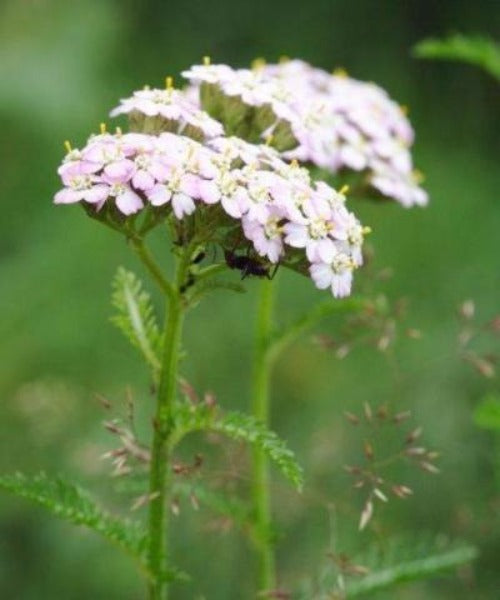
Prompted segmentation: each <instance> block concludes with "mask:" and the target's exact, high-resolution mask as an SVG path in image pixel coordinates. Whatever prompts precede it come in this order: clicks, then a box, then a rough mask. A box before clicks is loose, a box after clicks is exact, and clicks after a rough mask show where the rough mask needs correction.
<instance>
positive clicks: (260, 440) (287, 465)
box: [172, 401, 303, 490]
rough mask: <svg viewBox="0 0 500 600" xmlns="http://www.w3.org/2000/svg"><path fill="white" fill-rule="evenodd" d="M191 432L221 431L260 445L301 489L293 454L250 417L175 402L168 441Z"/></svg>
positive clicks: (298, 470)
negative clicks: (171, 430) (172, 422)
mask: <svg viewBox="0 0 500 600" xmlns="http://www.w3.org/2000/svg"><path fill="white" fill-rule="evenodd" d="M193 431H214V432H217V433H222V434H224V435H226V436H227V437H229V438H231V439H233V440H236V441H244V442H247V443H249V444H252V445H253V446H255V447H257V448H260V449H261V450H262V451H263V452H264V453H265V454H266V455H267V457H268V458H269V459H271V460H272V461H273V462H274V463H275V464H276V465H277V467H278V468H279V469H280V471H281V472H282V473H283V475H284V476H285V477H286V478H287V479H288V480H289V481H291V482H292V483H293V484H294V485H295V486H296V487H297V488H298V489H299V490H301V489H302V484H303V472H302V468H301V467H300V465H299V464H298V462H297V460H296V458H295V455H294V453H293V452H292V451H291V450H290V449H289V448H288V447H287V445H286V443H285V442H284V441H283V440H282V439H281V438H279V437H278V436H277V435H276V433H274V432H273V431H270V430H269V429H267V428H266V427H265V426H264V425H263V424H262V423H261V422H260V421H257V420H256V419H255V418H254V417H251V416H248V415H245V414H243V413H239V412H236V411H231V412H222V411H220V410H219V409H218V408H217V407H214V406H207V405H206V404H204V403H200V404H193V403H191V402H189V401H183V402H179V403H178V405H177V406H176V409H175V426H174V431H173V434H172V444H173V445H175V444H176V443H178V442H179V441H180V440H181V439H182V438H183V437H184V436H185V435H187V434H188V433H190V432H193Z"/></svg>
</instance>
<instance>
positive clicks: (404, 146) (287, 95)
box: [2, 59, 427, 600]
mask: <svg viewBox="0 0 500 600" xmlns="http://www.w3.org/2000/svg"><path fill="white" fill-rule="evenodd" d="M183 76H184V77H185V79H186V80H187V85H186V87H185V88H184V89H175V88H174V86H173V80H172V78H170V77H168V78H167V79H166V85H165V87H164V89H151V88H149V87H145V88H144V89H142V90H139V91H136V92H134V93H133V95H132V96H131V97H129V98H126V99H124V100H122V101H121V102H120V104H119V105H118V106H117V107H116V108H114V109H113V110H112V111H111V116H112V117H118V116H123V115H126V116H127V117H128V130H126V131H125V130H124V128H123V129H122V128H121V127H116V129H115V130H113V131H111V130H110V131H108V129H107V126H106V125H105V124H102V125H101V130H100V132H99V133H98V134H94V135H91V136H90V137H89V139H88V140H87V142H86V143H85V144H84V145H83V146H82V147H81V148H78V149H77V148H73V147H72V146H71V144H70V143H69V142H66V143H65V145H66V150H67V154H66V156H65V157H64V159H63V162H62V164H61V166H60V167H59V169H58V173H59V176H60V178H61V182H62V189H61V190H60V191H58V192H57V193H56V195H55V198H54V202H55V203H56V204H58V205H64V204H80V205H81V206H82V207H83V208H84V209H85V212H86V213H87V215H88V216H90V217H91V218H92V219H95V220H97V221H99V222H101V223H103V224H104V225H106V226H108V227H110V228H111V229H113V230H115V231H117V232H119V233H120V234H123V235H124V236H125V238H126V239H127V240H128V241H129V243H130V244H131V246H132V248H133V249H134V250H135V251H136V253H137V255H138V256H139V258H140V259H141V260H142V262H143V263H144V265H145V267H146V269H147V270H148V272H149V273H150V275H151V277H152V279H153V280H154V282H155V283H156V284H157V285H158V287H159V289H160V290H161V292H162V293H163V295H164V296H165V300H166V316H165V321H164V324H163V326H162V327H160V326H159V325H158V323H157V321H156V317H155V315H154V310H153V307H152V305H151V302H150V298H149V295H148V294H147V293H146V292H145V291H144V289H143V288H142V284H141V282H140V281H139V280H138V279H137V278H136V277H135V275H134V274H132V273H130V272H128V271H126V270H124V269H120V270H119V272H118V274H117V276H116V279H115V282H114V296H113V304H114V306H115V308H116V310H117V315H116V316H115V318H114V321H115V323H116V324H117V325H118V326H119V327H120V329H121V330H122V331H123V332H124V333H125V334H126V335H127V337H128V338H130V340H131V341H132V343H133V344H134V345H135V346H136V347H137V348H138V349H139V350H140V351H141V353H142V355H143V357H144V359H145V361H146V363H147V365H148V366H149V368H150V370H151V377H152V381H153V383H154V384H155V388H156V389H157V403H156V411H155V416H154V419H153V427H152V440H151V442H150V443H144V442H142V441H139V440H138V439H136V437H135V434H132V433H131V432H130V430H129V429H127V428H123V427H122V426H119V425H117V424H116V423H113V422H108V424H107V428H108V430H109V431H111V432H112V433H114V434H116V435H117V436H118V437H119V438H120V440H121V444H122V445H121V446H120V448H118V449H117V450H115V451H113V452H112V453H111V454H110V456H112V457H113V458H114V467H115V475H116V474H118V475H126V474H128V473H129V471H130V469H129V467H128V466H126V464H125V463H126V460H127V459H128V458H132V459H133V460H135V461H139V462H140V463H141V465H142V466H143V467H144V466H145V467H146V470H147V472H148V475H149V485H148V488H147V489H145V490H143V491H144V493H143V494H142V495H141V496H140V501H139V503H138V504H137V506H146V505H147V507H148V519H147V523H144V524H143V525H142V529H141V525H139V526H134V528H133V533H131V532H130V531H131V530H130V524H129V523H128V522H124V521H120V520H119V519H117V518H114V517H113V518H111V517H109V516H107V515H105V514H104V513H102V512H101V511H100V510H98V509H97V508H95V507H94V505H93V504H91V501H90V499H88V498H87V496H85V497H83V496H80V491H78V490H75V489H74V488H66V487H64V484H63V483H62V482H59V483H57V484H56V485H55V486H54V485H52V484H50V485H49V484H47V485H46V483H47V481H46V479H45V478H44V477H42V478H38V479H35V480H33V481H31V482H29V481H27V480H26V479H25V478H23V477H22V476H19V477H17V478H12V479H4V481H3V483H2V485H3V487H6V488H7V489H9V490H11V491H14V492H15V493H19V494H21V495H24V496H26V497H29V498H32V499H35V500H36V501H38V502H39V503H41V504H44V505H45V506H47V507H49V508H52V509H53V510H54V512H57V514H60V515H63V516H66V517H67V518H68V519H69V520H72V521H73V522H76V523H80V524H86V525H87V526H89V527H92V528H94V529H95V530H96V531H98V532H99V533H101V534H103V535H105V536H106V537H110V538H111V539H113V540H115V541H116V540H117V539H118V541H119V542H120V543H121V545H122V546H123V547H125V548H126V549H128V550H129V551H131V552H132V553H133V554H134V555H135V556H136V558H137V559H138V561H139V563H140V566H141V569H142V572H144V573H145V575H146V579H147V584H148V593H149V598H150V599H151V600H160V599H164V598H166V597H167V595H168V590H169V583H170V582H171V581H172V580H174V579H176V578H177V577H178V572H177V571H176V570H175V569H174V568H173V564H172V559H171V556H170V552H169V545H168V509H167V506H169V505H172V490H173V485H174V482H173V480H172V476H173V475H174V474H176V473H177V474H178V473H180V472H181V471H182V469H179V468H178V466H177V467H176V466H175V465H174V463H173V452H174V449H175V447H176V446H177V444H178V443H180V441H181V440H182V439H183V438H184V437H185V435H187V434H188V433H190V432H192V431H200V430H202V431H216V432H218V433H222V434H224V435H226V436H228V437H229V438H231V439H236V440H243V441H246V442H248V443H250V444H251V445H252V446H253V464H252V480H253V485H252V502H253V508H252V511H251V513H250V514H251V516H250V517H249V518H250V519H251V523H250V526H251V530H252V538H253V540H254V542H255V546H256V550H257V554H258V557H259V577H258V589H259V590H260V592H261V593H263V594H267V595H268V596H270V597H272V594H273V593H274V592H273V590H275V589H276V576H275V564H274V550H273V538H272V535H271V529H272V523H271V511H270V491H269V473H268V465H267V462H268V460H272V461H274V462H275V463H276V464H277V466H278V467H279V468H280V469H281V471H282V473H283V474H284V475H285V476H286V477H287V478H288V479H289V480H290V481H291V482H292V483H293V484H295V485H296V487H298V488H300V487H301V486H302V471H301V469H300V467H299V465H298V464H297V462H296V461H295V458H294V455H293V453H292V452H291V451H290V450H289V449H288V448H287V447H286V445H285V443H284V442H283V441H281V440H280V439H279V438H278V437H277V436H276V435H275V434H274V433H273V432H272V431H271V430H270V429H269V428H268V427H269V405H270V385H269V380H270V371H271V368H272V364H273V361H274V360H275V358H276V356H277V354H278V353H279V351H280V350H281V349H282V348H283V347H284V346H285V345H286V344H287V343H288V341H290V339H293V337H295V336H296V335H297V334H298V333H300V332H301V331H303V330H304V329H306V328H308V327H310V326H311V325H312V324H314V322H316V321H317V320H319V319H320V318H322V317H323V316H325V315H327V314H330V313H332V312H336V311H345V312H356V311H358V310H360V309H364V308H366V302H367V300H366V299H363V298H360V297H353V298H347V297H348V296H349V295H350V294H351V290H352V287H353V283H354V282H353V275H354V272H355V271H356V270H357V269H358V268H359V267H361V266H362V265H363V242H364V238H365V236H366V235H367V234H368V233H369V232H370V229H369V227H366V226H364V225H362V224H361V223H360V221H359V219H358V218H357V217H356V216H355V214H354V213H353V212H352V210H350V209H348V208H347V200H346V195H347V192H348V189H349V188H348V186H347V185H344V184H343V181H349V183H350V185H351V186H352V192H355V194H354V195H365V196H366V195H371V196H373V197H374V198H375V199H376V198H379V197H385V198H388V199H392V200H394V201H396V202H398V203H399V204H401V205H403V206H405V207H409V206H413V205H424V204H425V203H426V202H427V195H426V193H425V191H424V190H423V189H421V188H420V187H419V176H418V174H416V172H415V171H414V169H413V164H412V158H411V154H410V148H411V144H412V142H413V131H412V128H411V126H410V124H409V121H408V119H407V118H406V115H405V111H404V109H402V108H401V107H400V106H399V105H397V104H396V103H395V102H394V101H393V100H391V99H390V98H389V96H388V95H387V94H386V92H384V91H383V90H382V89H381V88H379V87H377V86H376V85H374V84H371V83H364V82H360V81H356V80H354V79H351V78H349V77H348V76H347V75H346V74H345V73H341V72H334V73H333V74H329V73H327V72H325V71H322V70H320V69H316V68H314V67H312V66H310V65H308V64H307V63H305V62H302V61H299V60H291V61H288V60H287V61H282V62H280V63H279V64H266V63H264V62H262V61H256V63H255V64H254V66H253V67H252V68H251V69H232V68H231V67H229V66H227V65H213V64H210V61H209V60H208V59H206V60H204V63H203V64H201V65H194V66H192V67H191V68H190V69H188V70H187V71H185V72H183ZM165 224H166V225H167V228H168V230H169V232H170V242H169V245H170V248H171V250H172V254H173V258H174V263H175V266H174V273H173V275H169V274H168V269H166V267H165V265H164V264H163V262H162V263H158V262H157V261H156V259H155V258H154V257H153V255H152V253H151V252H150V250H149V249H148V247H147V246H146V236H147V234H148V233H149V232H150V231H151V230H153V229H154V228H155V227H157V226H160V225H165ZM210 257H211V258H210ZM279 268H288V269H291V270H292V271H294V272H296V273H298V274H301V275H304V276H306V277H308V278H310V279H311V280H312V283H313V285H314V286H315V287H316V288H319V289H320V290H330V292H331V294H332V295H333V297H334V299H332V298H331V297H330V298H328V299H327V300H326V301H325V303H323V304H321V305H319V306H318V307H315V308H314V309H312V310H311V311H310V313H309V315H306V316H305V317H303V318H301V319H299V320H298V321H297V322H296V323H292V324H291V325H290V326H289V327H288V328H284V329H283V330H281V332H278V331H277V330H276V329H275V328H274V325H273V287H274V286H275V282H272V281H271V279H273V277H274V275H275V274H276V271H277V270H278V269H279ZM226 270H236V271H239V272H240V274H241V278H242V279H245V278H247V277H254V278H257V279H260V280H261V290H260V298H259V303H258V307H257V323H256V340H255V356H254V367H253V390H252V407H251V411H252V414H251V415H244V414H241V413H236V412H232V411H229V412H224V411H222V409H220V407H218V405H216V403H215V401H214V399H213V398H212V396H210V395H208V396H207V395H206V396H205V397H204V400H203V401H200V398H199V396H198V395H197V394H196V392H194V390H192V388H191V387H190V386H189V384H187V382H185V381H184V380H182V379H181V378H180V375H179V368H178V362H179V354H180V351H181V345H182V327H183V322H184V317H185V314H186V312H187V311H188V310H189V309H190V308H192V307H194V306H195V305H196V304H197V303H198V301H199V300H200V299H201V298H202V297H203V296H204V295H205V294H207V293H209V292H210V291H212V290H214V289H218V288H227V289H233V288H234V287H235V285H234V284H231V282H228V281H224V280H220V279H219V278H218V276H219V275H220V274H221V273H223V272H224V271H226ZM179 384H180V385H179ZM195 462H196V461H195ZM199 467H200V462H199V461H198V462H196V469H198V468H199ZM68 489H69V491H68ZM68 498H69V500H68ZM65 502H69V503H70V506H68V507H66V508H61V504H62V505H64V503H65ZM72 502H73V503H75V502H76V503H77V504H78V507H79V508H78V510H76V512H75V510H73V509H72V508H71V503H72ZM64 506H65V505H64ZM174 512H175V511H174ZM138 530H140V531H141V533H140V534H137V531H138Z"/></svg>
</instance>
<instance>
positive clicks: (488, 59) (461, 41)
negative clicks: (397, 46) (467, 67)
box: [413, 33, 500, 81]
mask: <svg viewBox="0 0 500 600" xmlns="http://www.w3.org/2000/svg"><path fill="white" fill-rule="evenodd" d="M413 55H414V56H415V57H417V58H425V59H432V60H453V61H459V62H465V63H469V64H471V65H475V66H476V67H480V68H481V69H483V70H484V71H486V72H487V73H489V74H490V75H492V76H493V77H495V79H497V80H499V81H500V45H499V44H498V43H496V42H495V41H494V40H492V39H489V38H486V37H483V36H479V35H476V36H465V35H462V34H459V33H456V34H453V35H450V36H448V37H447V38H443V39H438V38H428V39H425V40H422V41H421V42H419V43H418V44H416V45H415V46H414V48H413Z"/></svg>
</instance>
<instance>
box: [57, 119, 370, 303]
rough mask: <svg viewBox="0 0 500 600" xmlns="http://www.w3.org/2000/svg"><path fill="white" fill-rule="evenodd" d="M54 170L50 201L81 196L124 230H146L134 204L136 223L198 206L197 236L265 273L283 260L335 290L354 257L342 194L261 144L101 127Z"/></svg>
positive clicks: (357, 234)
mask: <svg viewBox="0 0 500 600" xmlns="http://www.w3.org/2000/svg"><path fill="white" fill-rule="evenodd" d="M60 176H61V180H62V182H63V185H64V187H63V189H62V190H61V191H60V192H58V193H57V194H56V196H55V199H54V201H55V203H56V204H70V203H82V204H84V205H85V206H86V207H87V212H88V213H89V214H90V215H91V216H93V217H95V218H97V219H100V220H103V221H104V222H106V223H107V224H108V225H111V226H112V227H114V228H115V229H123V228H124V231H125V232H126V233H127V235H135V234H142V233H143V232H144V231H145V229H144V228H143V226H138V225H137V223H138V222H137V221H136V217H137V216H138V215H139V214H140V213H146V214H147V215H148V216H147V217H146V218H145V221H144V223H156V222H158V221H159V220H162V219H167V220H170V222H171V223H173V225H174V227H177V226H179V227H180V224H181V222H182V221H184V220H185V219H188V218H190V217H191V215H193V218H194V217H195V213H196V214H198V215H199V216H198V217H196V223H198V225H199V226H200V227H201V228H202V229H201V230H202V231H203V232H204V233H203V237H200V241H201V242H202V243H204V244H207V243H217V244H218V245H220V246H221V247H222V249H223V251H224V252H227V251H231V252H238V253H240V254H245V255H247V256H252V255H253V256H254V257H255V260H257V261H259V262H260V263H262V267H261V271H262V272H263V273H265V272H267V271H266V267H265V265H266V264H269V265H270V264H275V265H278V264H282V265H284V266H288V267H290V268H292V269H294V270H296V271H298V272H301V273H303V274H306V275H307V274H311V276H312V278H313V280H314V282H315V283H316V285H317V287H320V288H325V287H329V286H330V287H331V290H332V292H333V294H334V295H335V296H339V297H340V296H343V295H346V294H348V293H349V291H350V286H351V280H352V271H353V270H354V269H355V268H356V267H357V266H358V265H359V264H361V258H360V257H361V245H362V242H363V235H362V231H363V230H362V228H361V226H360V225H359V223H358V221H357V219H356V218H355V217H354V215H353V214H352V213H350V212H349V211H348V210H347V208H346V207H345V205H344V201H345V197H344V196H343V194H339V193H338V192H336V191H335V190H333V189H332V188H331V187H330V186H328V185H327V184H326V183H314V182H312V181H311V179H310V177H309V174H308V172H307V171H306V170H304V169H303V168H301V167H300V166H299V165H298V164H297V163H291V164H290V163H287V162H286V161H284V160H282V159H281V158H280V156H279V154H278V153H277V152H276V151H275V150H274V149H272V148H270V147H269V146H266V145H254V144H249V143H247V142H245V141H244V140H241V139H238V138H216V139H214V140H210V141H208V142H207V143H206V144H201V143H199V142H197V141H195V140H193V139H191V138H188V137H186V136H183V135H178V134H174V133H170V132H164V133H160V134H159V135H157V136H153V135H147V134H143V133H141V134H139V133H125V134H124V133H121V132H120V131H118V132H117V133H116V134H110V133H106V132H105V131H103V133H101V134H100V135H97V136H91V137H90V138H89V140H88V142H87V144H86V145H85V146H84V148H82V149H81V150H70V151H69V153H68V155H67V156H66V158H65V159H64V161H63V165H62V166H61V168H60ZM148 219H149V220H148ZM194 223H195V221H193V222H192V223H191V225H190V227H193V226H194ZM200 224H201V225H200ZM147 228H148V227H146V230H147ZM353 231H354V233H352V232H353ZM195 235H196V230H195ZM339 257H345V259H344V260H343V262H341V261H340V258H339ZM321 270H323V271H328V272H329V273H330V280H329V281H328V283H327V285H325V281H326V280H325V276H324V275H323V276H322V277H318V276H317V274H318V272H319V271H321Z"/></svg>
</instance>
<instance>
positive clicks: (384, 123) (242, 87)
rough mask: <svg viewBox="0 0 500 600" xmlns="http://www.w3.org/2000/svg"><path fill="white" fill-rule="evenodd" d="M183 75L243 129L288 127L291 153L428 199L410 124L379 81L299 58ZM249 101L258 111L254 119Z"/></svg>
mask: <svg viewBox="0 0 500 600" xmlns="http://www.w3.org/2000/svg"><path fill="white" fill-rule="evenodd" d="M183 76H184V77H186V78H187V79H189V80H190V81H191V83H192V84H195V85H199V86H200V92H201V102H202V105H203V107H204V108H205V109H206V110H207V111H208V112H209V113H210V114H214V115H215V116H221V117H222V118H223V119H224V122H229V123H230V125H232V129H231V131H233V130H234V131H235V132H236V133H237V134H238V135H239V134H240V131H239V128H241V127H242V124H246V125H247V127H248V123H249V122H250V123H251V127H253V130H254V132H257V133H258V134H259V135H261V136H263V137H265V136H267V135H269V134H270V133H272V134H273V135H275V134H279V135H280V136H282V135H283V133H282V132H283V131H286V132H287V135H288V137H287V143H288V147H287V148H286V149H287V150H288V152H286V154H285V156H286V157H287V158H296V159H298V160H300V161H302V162H309V163H312V164H314V165H316V166H318V167H320V168H322V169H325V170H328V171H330V172H332V173H337V172H338V171H339V170H340V169H343V168H347V169H350V170H352V171H358V172H363V173H366V174H367V182H368V183H369V184H370V185H371V186H372V187H373V188H375V189H376V190H377V191H378V192H380V193H381V194H382V195H384V196H387V197H389V198H392V199H395V200H396V201H398V202H399V203H401V204H402V205H403V206H407V207H408V206H412V205H424V204H426V202H427V194H426V192H425V191H424V190H422V189H421V188H420V187H419V185H418V184H419V179H420V175H419V174H418V173H417V172H415V171H414V169H413V165H412V158H411V154H410V147H411V144H412V142H413V130H412V128H411V125H410V123H409V121H408V119H407V118H406V116H405V110H404V109H403V108H401V107H400V106H399V105H397V104H396V103H395V102H394V101H392V100H391V99H390V98H389V96H388V95H387V93H386V92H385V91H384V90H382V89H381V88H380V87H378V86H376V85H375V84H373V83H365V82H361V81H357V80H355V79H351V78H349V77H347V76H346V75H345V74H344V73H336V74H333V75H331V74H329V73H327V72H326V71H323V70H321V69H317V68H314V67H312V66H310V65H308V64H307V63H305V62H303V61H300V60H291V61H284V62H282V63H279V64H271V65H266V64H265V63H257V64H256V65H255V67H254V68H253V69H231V68H230V67H228V66H226V65H210V64H205V65H197V66H194V67H192V68H191V69H190V70H189V71H185V72H184V73H183ZM245 109H247V110H253V111H254V115H253V119H252V120H250V121H249V119H248V114H247V113H246V112H245ZM278 147H279V146H278ZM280 149H282V150H284V149H285V148H283V147H281V148H280Z"/></svg>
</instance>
